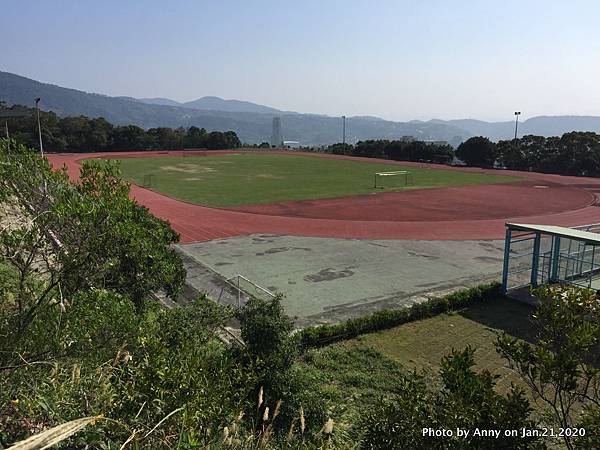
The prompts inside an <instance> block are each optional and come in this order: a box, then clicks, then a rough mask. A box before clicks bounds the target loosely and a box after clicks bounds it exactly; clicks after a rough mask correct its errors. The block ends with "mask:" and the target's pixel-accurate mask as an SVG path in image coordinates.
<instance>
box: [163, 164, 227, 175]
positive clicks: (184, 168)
mask: <svg viewBox="0 0 600 450" xmlns="http://www.w3.org/2000/svg"><path fill="white" fill-rule="evenodd" d="M160 170H165V171H167V172H181V173H190V174H196V173H213V172H216V171H217V169H214V168H212V167H206V166H199V165H198V164H189V163H181V164H177V165H176V166H162V167H161V168H160Z"/></svg>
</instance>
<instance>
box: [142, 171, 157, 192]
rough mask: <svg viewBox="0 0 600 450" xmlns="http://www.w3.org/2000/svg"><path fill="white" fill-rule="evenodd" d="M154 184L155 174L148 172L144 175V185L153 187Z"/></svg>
mask: <svg viewBox="0 0 600 450" xmlns="http://www.w3.org/2000/svg"><path fill="white" fill-rule="evenodd" d="M153 186H154V174H152V173H147V174H145V175H144V179H143V180H142V187H145V188H151V187H153Z"/></svg>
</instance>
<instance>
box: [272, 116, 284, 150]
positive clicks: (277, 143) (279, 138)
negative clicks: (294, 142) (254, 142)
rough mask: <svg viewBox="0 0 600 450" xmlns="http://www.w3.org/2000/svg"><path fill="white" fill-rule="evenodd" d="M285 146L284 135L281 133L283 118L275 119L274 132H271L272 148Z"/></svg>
mask: <svg viewBox="0 0 600 450" xmlns="http://www.w3.org/2000/svg"><path fill="white" fill-rule="evenodd" d="M282 145H283V134H282V133H281V117H273V131H272V132H271V147H281V146H282Z"/></svg>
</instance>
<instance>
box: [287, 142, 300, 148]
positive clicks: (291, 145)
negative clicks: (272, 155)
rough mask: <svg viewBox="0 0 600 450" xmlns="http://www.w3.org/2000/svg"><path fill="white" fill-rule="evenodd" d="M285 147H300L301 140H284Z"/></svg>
mask: <svg viewBox="0 0 600 450" xmlns="http://www.w3.org/2000/svg"><path fill="white" fill-rule="evenodd" d="M283 146H284V147H285V148H300V142H298V141H283Z"/></svg>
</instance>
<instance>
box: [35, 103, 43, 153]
mask: <svg viewBox="0 0 600 450" xmlns="http://www.w3.org/2000/svg"><path fill="white" fill-rule="evenodd" d="M40 100H41V98H39V97H38V98H36V99H35V110H36V112H37V125H38V137H39V140H40V155H42V157H44V145H43V144H42V126H41V125H40V105H39V103H40Z"/></svg>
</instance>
